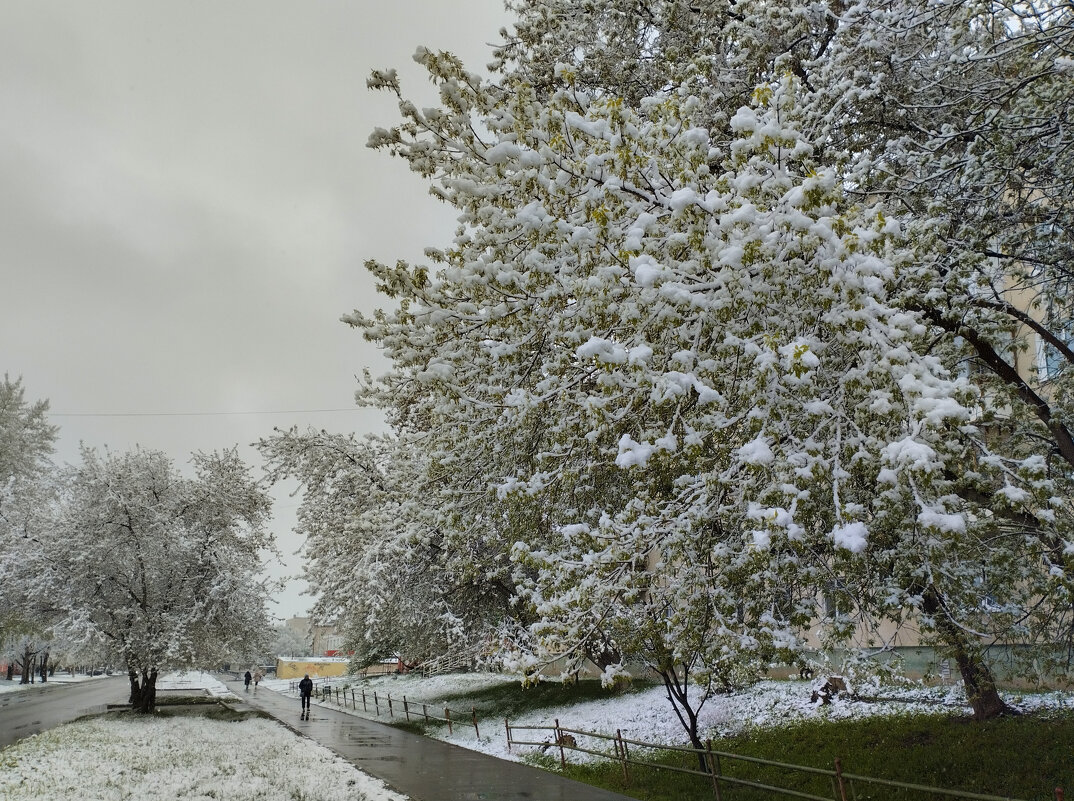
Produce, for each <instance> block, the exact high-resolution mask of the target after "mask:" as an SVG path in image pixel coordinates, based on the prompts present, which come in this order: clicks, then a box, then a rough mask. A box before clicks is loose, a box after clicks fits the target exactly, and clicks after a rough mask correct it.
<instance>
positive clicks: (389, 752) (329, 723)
mask: <svg viewBox="0 0 1074 801" xmlns="http://www.w3.org/2000/svg"><path fill="white" fill-rule="evenodd" d="M227 686H228V689H230V690H231V691H232V692H233V693H235V695H237V696H238V697H239V699H240V703H243V702H244V703H247V704H249V705H250V706H251V707H253V708H255V709H261V710H263V711H265V712H267V713H268V714H270V715H272V716H273V717H274V718H276V719H277V720H279V721H280V722H281V723H283V724H284V725H285V726H287V727H289V728H291V729H294V730H295V731H297V732H299V733H300V734H304V735H306V736H307V737H309V738H311V739H313V740H315V741H317V742H319V743H320V744H321V745H324V746H326V747H327V748H330V749H331V750H332V751H334V752H336V753H337V754H339V755H340V756H341V757H343V758H344V759H346V760H347V761H348V762H350V763H351V764H353V765H354V766H355V767H357V768H358V769H360V770H363V771H365V772H366V773H368V774H370V775H371V776H376V777H377V778H378V779H381V780H382V781H384V782H387V783H388V784H389V785H390V786H391V787H392V788H394V789H395V790H398V791H399V792H400V793H404V794H405V795H408V796H410V797H411V798H412V799H414V801H477V800H478V799H481V801H635V800H634V799H631V798H629V797H628V796H625V795H619V794H618V793H613V792H610V791H608V790H601V789H600V788H597V787H591V786H589V785H588V784H582V783H581V782H576V781H573V780H571V779H565V778H563V777H562V776H558V775H556V774H554V773H549V772H548V771H544V770H540V769H539V768H532V767H530V766H528V765H523V764H521V763H518V762H509V761H507V760H503V759H496V758H495V757H490V756H488V755H486V754H482V753H480V752H478V751H470V750H468V749H466V748H460V747H459V746H457V745H452V744H451V743H445V742H442V741H440V740H434V739H433V738H431V737H422V736H420V735H417V734H411V733H410V732H406V731H402V730H400V729H396V728H393V727H391V726H386V725H384V724H382V723H376V722H374V721H371V720H365V719H364V718H359V717H356V716H354V715H348V714H346V713H344V712H339V711H336V710H334V709H329V708H325V707H321V706H317V705H316V704H314V706H313V708H312V710H311V711H310V719H309V720H299V714H300V709H299V702H298V699H297V698H288V697H287V696H284V695H281V694H279V693H275V692H273V691H272V690H266V689H264V688H260V689H258V690H257V691H256V692H255V691H254V690H250V691H249V692H247V691H246V690H245V689H244V688H243V685H242V682H241V681H231V682H227Z"/></svg>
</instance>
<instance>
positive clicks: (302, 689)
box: [298, 673, 313, 720]
mask: <svg viewBox="0 0 1074 801" xmlns="http://www.w3.org/2000/svg"><path fill="white" fill-rule="evenodd" d="M311 695H313V679H311V678H310V674H309V673H307V674H306V677H305V678H304V679H302V681H300V682H299V683H298V697H299V698H300V699H301V700H302V714H301V715H299V716H298V719H299V720H303V719H305V720H309V719H310V696H311Z"/></svg>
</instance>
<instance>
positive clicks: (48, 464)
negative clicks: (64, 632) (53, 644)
mask: <svg viewBox="0 0 1074 801" xmlns="http://www.w3.org/2000/svg"><path fill="white" fill-rule="evenodd" d="M57 430H58V429H57V428H56V426H54V425H52V424H51V423H50V422H49V421H48V401H43V400H42V401H34V402H31V401H28V400H27V399H26V390H25V388H24V387H23V384H22V380H21V379H14V380H12V379H11V378H10V377H8V376H7V375H6V374H5V375H4V378H3V381H0V648H2V647H5V643H7V648H8V651H9V652H10V653H11V655H12V656H15V657H16V658H17V660H18V662H19V664H20V667H21V671H22V680H23V681H24V682H26V681H28V680H29V670H30V664H29V663H30V658H31V657H33V656H35V655H36V654H37V653H38V651H39V650H40V649H41V648H42V647H47V645H46V644H47V643H48V642H49V623H50V615H49V607H51V602H50V599H49V598H48V597H47V596H42V595H40V594H39V593H38V592H37V591H36V589H35V588H34V587H33V586H32V584H31V583H30V582H29V580H28V575H27V573H26V572H25V570H24V568H25V566H26V564H27V560H28V557H29V555H30V554H32V553H33V551H34V550H35V549H36V548H37V544H36V543H37V538H38V536H39V535H40V533H41V532H42V531H43V530H45V529H47V527H48V525H49V524H50V513H51V510H52V506H51V504H52V500H53V498H54V495H53V492H54V489H55V485H54V480H53V479H54V467H53V464H52V461H51V458H52V453H53V447H54V443H55V440H56V434H57ZM14 640H17V642H8V641H14Z"/></svg>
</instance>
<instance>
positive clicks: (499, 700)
mask: <svg viewBox="0 0 1074 801" xmlns="http://www.w3.org/2000/svg"><path fill="white" fill-rule="evenodd" d="M652 686H653V682H648V681H641V680H635V682H634V684H633V685H632V686H631V689H630V690H629V691H628V692H641V691H642V690H647V689H649V688H650V687H652ZM608 697H609V692H608V690H606V689H605V688H603V687H601V686H600V681H598V680H597V679H583V680H581V681H579V682H577V683H575V684H570V683H566V684H560V683H558V682H542V683H541V684H538V685H536V686H535V687H526V688H523V687H521V686H520V685H519V684H518V683H517V682H512V683H510V684H501V685H498V686H494V687H486V688H484V689H481V690H476V691H472V692H468V693H461V694H458V695H446V696H443V697H442V698H439V699H436V700H437V702H438V703H440V704H442V705H443V706H448V707H451V708H452V709H455V708H456V707H457V708H459V709H463V710H468V709H469V708H470V707H471V706H473V707H475V708H476V709H477V716H478V719H479V720H480V719H481V718H482V717H483V716H489V717H493V718H497V719H498V720H499V722H501V723H502V722H503V719H504V718H517V717H519V716H521V715H523V714H525V713H527V712H534V711H537V710H539V709H550V708H552V707H558V706H566V705H569V704H583V703H585V702H586V701H599V700H602V699H605V698H608Z"/></svg>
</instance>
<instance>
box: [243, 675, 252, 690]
mask: <svg viewBox="0 0 1074 801" xmlns="http://www.w3.org/2000/svg"><path fill="white" fill-rule="evenodd" d="M252 678H253V676H252V675H250V671H248V670H247V671H246V675H245V676H243V679H245V680H246V692H250V679H252Z"/></svg>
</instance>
